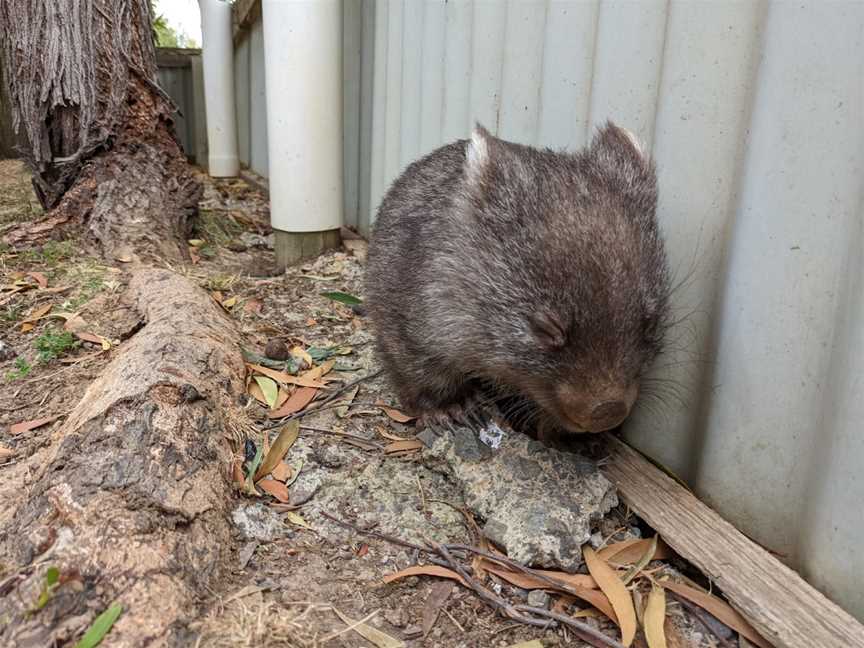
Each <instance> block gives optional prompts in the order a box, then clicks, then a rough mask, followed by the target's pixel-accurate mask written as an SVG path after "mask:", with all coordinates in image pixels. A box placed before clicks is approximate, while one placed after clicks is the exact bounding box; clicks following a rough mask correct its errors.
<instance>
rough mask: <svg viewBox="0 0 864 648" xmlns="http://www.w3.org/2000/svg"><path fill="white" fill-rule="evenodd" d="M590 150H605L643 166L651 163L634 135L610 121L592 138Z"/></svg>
mask: <svg viewBox="0 0 864 648" xmlns="http://www.w3.org/2000/svg"><path fill="white" fill-rule="evenodd" d="M591 148H592V149H593V150H594V151H595V152H596V151H599V150H606V151H609V152H610V153H612V154H613V155H623V156H625V157H627V158H628V159H630V160H632V161H634V162H638V163H639V164H642V165H644V166H648V165H649V164H650V163H651V159H650V157H649V156H648V154H647V153H646V151H645V148H644V146H643V145H642V143H641V142H640V141H639V139H638V138H637V137H636V135H634V134H633V133H631V132H630V131H629V130H627V129H626V128H621V127H620V126H617V125H616V124H614V123H612V122H611V121H607V122H606V124H605V125H604V126H603V127H602V128H600V130H599V131H597V135H595V136H594V140H593V141H592V142H591Z"/></svg>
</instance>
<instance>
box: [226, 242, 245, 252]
mask: <svg viewBox="0 0 864 648" xmlns="http://www.w3.org/2000/svg"><path fill="white" fill-rule="evenodd" d="M225 247H227V248H228V249H229V250H231V251H232V252H245V251H246V250H248V249H249V246H248V245H246V244H245V243H244V242H243V241H238V240H236V239H235V240H233V241H229V242H228V245H226V246H225Z"/></svg>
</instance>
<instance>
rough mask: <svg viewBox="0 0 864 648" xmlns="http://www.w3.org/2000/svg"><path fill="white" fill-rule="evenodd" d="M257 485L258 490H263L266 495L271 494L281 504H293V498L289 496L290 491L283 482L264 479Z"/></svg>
mask: <svg viewBox="0 0 864 648" xmlns="http://www.w3.org/2000/svg"><path fill="white" fill-rule="evenodd" d="M255 485H256V486H258V488H260V489H261V490H263V491H264V492H265V493H270V494H271V495H272V496H273V497H275V498H276V499H277V500H279V501H280V502H283V503H285V504H290V503H291V496H290V495H289V494H288V489H287V488H286V487H285V484H283V483H282V482H280V481H276V480H275V479H262V480H261V481H259V482H257V483H256V484H255Z"/></svg>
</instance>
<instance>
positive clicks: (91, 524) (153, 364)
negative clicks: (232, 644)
mask: <svg viewBox="0 0 864 648" xmlns="http://www.w3.org/2000/svg"><path fill="white" fill-rule="evenodd" d="M124 302H125V303H126V306H127V307H128V308H129V309H131V311H132V312H135V313H138V314H139V315H140V318H141V321H142V323H143V326H142V327H141V328H140V330H138V331H137V332H136V333H135V334H134V336H133V337H132V338H131V339H130V340H129V341H127V342H125V343H124V345H123V347H122V348H121V353H120V355H118V356H117V357H116V358H115V359H114V360H113V361H112V362H111V363H110V364H109V365H108V366H107V367H106V368H105V370H104V371H103V372H102V375H101V376H100V377H99V378H98V379H97V380H96V381H95V382H93V383H92V384H91V385H90V387H89V388H88V389H87V392H86V393H85V394H84V395H83V397H82V399H81V402H80V403H78V405H77V406H76V407H75V409H74V410H72V412H70V413H69V415H68V417H67V418H66V420H65V421H64V423H63V425H62V426H61V427H60V429H59V431H58V432H57V433H55V434H54V435H53V438H52V439H51V445H50V448H49V449H47V451H45V452H40V454H39V455H36V456H33V457H31V458H29V459H28V460H27V461H26V462H24V463H22V464H20V465H16V466H13V467H12V468H11V469H7V471H6V472H5V473H4V479H3V481H2V482H0V501H2V502H3V506H2V507H0V567H2V565H3V564H5V565H6V567H7V571H6V572H5V574H4V572H3V571H0V574H4V575H8V573H9V571H8V568H10V567H12V565H15V570H14V571H13V572H12V576H11V577H9V578H5V579H4V578H0V645H2V646H22V647H23V646H34V647H35V646H54V645H67V646H69V645H73V643H74V641H73V640H74V638H76V637H79V636H81V634H82V633H83V632H84V630H85V629H86V627H87V626H88V625H89V624H90V623H91V622H92V620H93V618H94V617H95V616H96V615H97V614H99V613H100V612H101V611H102V610H104V609H106V608H107V607H108V606H109V605H110V604H111V603H113V602H119V603H120V604H121V605H122V606H123V610H124V613H123V616H121V617H120V620H119V621H118V623H117V625H116V626H115V627H114V629H113V630H112V631H111V635H110V637H109V639H108V643H107V645H111V646H117V647H123V648H126V647H128V648H136V647H139V646H155V645H166V644H169V645H187V644H186V643H185V641H184V638H183V637H182V632H183V630H182V628H183V627H184V626H185V625H186V624H188V622H189V621H190V620H191V619H193V618H194V612H195V605H196V602H198V601H200V600H201V598H202V597H204V596H206V593H207V592H208V591H209V588H211V587H213V586H214V585H215V584H216V583H217V582H218V579H219V577H220V576H221V575H224V574H225V573H226V572H227V571H228V566H229V565H230V562H229V559H230V557H231V553H232V551H234V550H235V548H234V546H233V544H232V541H231V534H230V522H229V514H228V509H229V507H231V506H232V505H233V503H234V500H233V496H232V493H231V488H230V485H229V480H228V473H229V470H228V469H229V466H230V464H231V462H230V451H229V449H228V444H227V443H226V441H225V439H224V438H223V430H229V431H230V430H234V431H238V430H240V429H242V428H241V427H240V426H242V425H243V424H242V423H240V422H241V421H243V419H242V417H241V416H242V413H241V412H240V411H239V409H238V407H237V405H236V400H237V398H238V397H239V396H240V394H242V393H243V391H244V382H243V379H244V373H245V366H244V363H243V357H242V355H241V353H240V350H239V349H238V348H237V346H236V345H235V344H234V339H235V338H236V335H237V333H236V331H235V329H234V327H233V324H232V322H231V320H230V318H228V317H227V316H226V315H225V313H224V312H222V311H221V309H220V308H219V307H218V306H217V305H216V303H215V302H214V301H213V300H212V299H211V298H210V297H209V296H208V295H207V294H206V293H204V291H203V290H202V289H201V288H198V287H196V286H194V285H193V284H192V283H191V282H189V281H188V280H187V279H185V278H182V277H180V276H179V275H176V274H174V273H172V272H168V271H165V270H152V269H149V270H140V271H138V272H137V273H136V275H135V276H134V278H133V280H132V281H131V283H130V285H129V289H128V291H127V293H126V296H125V297H124ZM130 319H131V322H130V326H132V330H134V329H135V327H134V318H130ZM232 422H234V423H232ZM7 561H8V562H7ZM49 566H56V567H57V569H58V570H59V571H60V574H61V582H63V581H66V580H68V581H70V582H69V583H68V584H64V585H62V586H61V588H60V589H59V590H58V591H57V593H56V594H55V595H54V596H52V597H51V599H50V601H49V602H48V604H47V605H46V606H45V608H44V609H42V610H40V611H39V613H38V614H34V613H33V605H34V602H35V601H36V600H37V599H38V597H39V592H40V588H41V586H42V584H43V583H44V582H45V571H46V569H47V568H48V567H49ZM76 582H77V584H78V591H77V593H76V589H75V587H74V585H75V583H76ZM178 633H180V635H178ZM70 642H71V643H70Z"/></svg>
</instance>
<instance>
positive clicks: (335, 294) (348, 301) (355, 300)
mask: <svg viewBox="0 0 864 648" xmlns="http://www.w3.org/2000/svg"><path fill="white" fill-rule="evenodd" d="M321 296H322V297H326V298H327V299H332V300H333V301H337V302H339V303H340V304H345V305H346V306H359V305H360V304H362V303H363V300H362V299H360V298H359V297H355V296H354V295H349V294H348V293H344V292H339V291H338V290H336V291H332V292H323V293H321Z"/></svg>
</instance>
